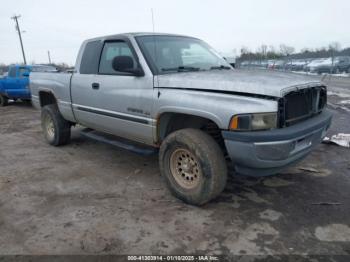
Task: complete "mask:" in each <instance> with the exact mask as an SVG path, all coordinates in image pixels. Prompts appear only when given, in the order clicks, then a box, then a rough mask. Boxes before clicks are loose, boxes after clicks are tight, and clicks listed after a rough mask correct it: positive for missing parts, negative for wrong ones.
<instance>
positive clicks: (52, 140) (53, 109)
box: [41, 105, 71, 146]
mask: <svg viewBox="0 0 350 262" xmlns="http://www.w3.org/2000/svg"><path fill="white" fill-rule="evenodd" d="M41 126H42V129H43V132H44V135H45V138H46V141H47V142H48V143H49V144H50V145H53V146H60V145H65V144H67V143H68V142H69V140H70V131H71V130H70V128H71V125H70V123H69V122H68V121H67V120H65V119H64V118H63V117H62V115H61V113H60V111H59V110H58V107H57V106H56V105H47V106H44V107H43V108H42V110H41Z"/></svg>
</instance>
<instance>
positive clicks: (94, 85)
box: [91, 83, 100, 89]
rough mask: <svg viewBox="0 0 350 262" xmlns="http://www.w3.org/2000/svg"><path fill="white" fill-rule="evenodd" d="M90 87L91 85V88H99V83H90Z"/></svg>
mask: <svg viewBox="0 0 350 262" xmlns="http://www.w3.org/2000/svg"><path fill="white" fill-rule="evenodd" d="M91 87H92V89H100V84H99V83H92V84H91Z"/></svg>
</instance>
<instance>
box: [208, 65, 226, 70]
mask: <svg viewBox="0 0 350 262" xmlns="http://www.w3.org/2000/svg"><path fill="white" fill-rule="evenodd" d="M216 69H219V70H222V69H225V70H229V69H231V67H229V66H225V65H220V66H212V67H211V68H210V70H216Z"/></svg>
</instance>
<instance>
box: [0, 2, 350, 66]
mask: <svg viewBox="0 0 350 262" xmlns="http://www.w3.org/2000/svg"><path fill="white" fill-rule="evenodd" d="M151 9H153V13H154V22H155V23H154V27H155V31H156V32H164V33H176V34H184V35H190V36H195V37H198V38H201V39H203V40H205V41H206V42H207V43H209V44H210V45H211V46H212V47H214V48H215V49H216V50H218V51H219V52H220V53H222V54H224V55H227V56H230V55H232V54H234V53H235V52H236V53H238V54H239V50H240V48H241V47H242V46H245V47H248V48H249V49H250V50H253V51H255V50H256V49H257V48H258V47H259V46H261V45H262V44H265V45H268V46H269V45H274V46H276V48H278V46H279V45H280V44H281V43H283V44H287V45H290V46H294V47H295V48H296V50H300V49H301V48H304V47H308V48H319V47H322V46H328V45H329V43H331V42H339V43H340V45H341V46H342V47H349V46H350V1H349V0H303V1H302V0H176V1H174V0H173V1H168V0H139V1H136V0H128V1H125V0H124V1H121V0H99V1H96V0H56V1H53V0H31V1H28V0H1V1H0V63H6V64H8V63H16V62H22V61H23V60H22V53H21V49H20V43H19V39H18V34H17V32H16V31H15V24H14V21H13V20H11V19H10V17H11V16H13V15H14V14H20V15H21V18H20V19H19V23H20V27H21V31H25V33H23V42H24V49H25V53H26V56H27V62H28V63H33V62H34V63H47V62H48V55H47V51H48V50H49V51H50V54H51V60H52V62H55V63H62V62H65V63H68V64H70V65H74V63H75V58H76V55H77V53H78V50H79V47H80V44H81V43H82V41H84V40H85V39H88V38H93V37H97V36H103V35H110V34H117V33H124V32H150V31H153V28H152V13H151Z"/></svg>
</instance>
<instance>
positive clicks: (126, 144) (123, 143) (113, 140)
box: [80, 128, 158, 156]
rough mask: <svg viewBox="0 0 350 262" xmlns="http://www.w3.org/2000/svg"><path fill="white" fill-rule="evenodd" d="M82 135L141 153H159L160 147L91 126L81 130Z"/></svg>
mask: <svg viewBox="0 0 350 262" xmlns="http://www.w3.org/2000/svg"><path fill="white" fill-rule="evenodd" d="M80 133H81V135H82V136H84V137H86V138H89V139H93V140H96V141H99V142H103V143H106V144H109V145H112V146H116V147H119V148H122V149H126V150H128V151H131V152H134V153H136V154H139V155H144V156H150V155H154V154H157V153H158V148H154V147H151V146H147V145H142V144H139V143H135V142H132V141H129V140H126V139H123V138H120V137H117V136H113V135H110V134H106V133H103V132H99V131H96V130H93V129H90V128H85V129H83V130H82V131H80Z"/></svg>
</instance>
